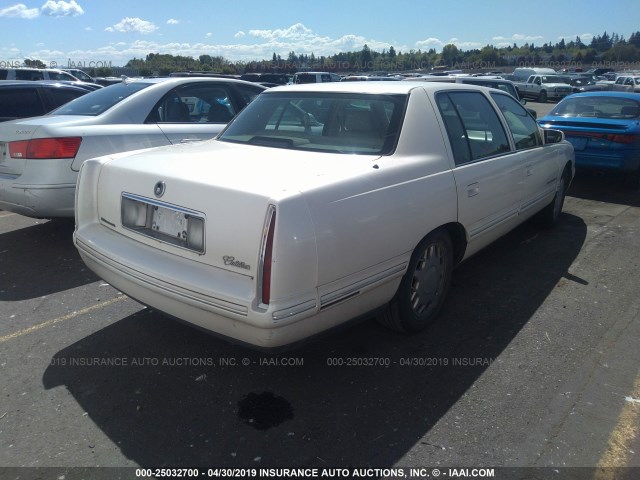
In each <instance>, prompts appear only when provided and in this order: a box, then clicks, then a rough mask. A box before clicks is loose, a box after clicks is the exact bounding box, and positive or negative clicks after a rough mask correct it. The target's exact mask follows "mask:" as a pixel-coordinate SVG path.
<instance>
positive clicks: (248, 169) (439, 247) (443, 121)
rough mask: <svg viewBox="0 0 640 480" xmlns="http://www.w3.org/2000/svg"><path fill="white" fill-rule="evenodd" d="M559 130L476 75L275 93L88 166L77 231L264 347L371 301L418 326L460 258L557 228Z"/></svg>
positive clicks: (194, 310) (364, 310) (118, 271)
mask: <svg viewBox="0 0 640 480" xmlns="http://www.w3.org/2000/svg"><path fill="white" fill-rule="evenodd" d="M562 139H563V135H562V133H561V132H558V131H555V130H549V131H543V130H542V129H541V128H540V127H539V126H538V125H537V124H536V122H535V121H534V120H533V119H532V118H531V116H530V115H528V113H527V112H526V110H525V109H524V108H523V107H522V105H520V104H519V103H518V102H517V101H516V100H515V99H514V98H513V97H511V96H510V95H508V94H506V93H504V92H501V91H498V90H489V89H486V88H481V87H476V86H470V85H458V84H442V83H430V84H423V83H409V82H362V83H358V82H341V83H331V84H312V85H296V86H289V87H275V88H272V89H270V90H268V91H266V92H264V93H263V94H261V95H260V96H259V97H258V98H257V99H256V100H255V101H254V102H252V103H251V104H250V105H249V106H248V107H247V108H246V109H245V110H244V111H243V112H242V113H241V114H240V115H238V116H237V117H236V118H235V119H234V120H233V121H232V122H231V123H230V124H229V125H228V127H227V128H226V129H225V130H224V131H223V132H222V133H221V134H220V136H218V137H217V138H216V139H214V140H210V141H208V142H201V143H198V144H194V145H179V146H174V147H171V148H158V149H152V150H147V151H143V152H137V153H130V154H126V153H123V154H116V155H106V156H103V157H101V158H97V159H92V160H89V161H87V162H85V163H84V164H83V166H82V170H81V173H80V178H79V181H78V195H77V207H76V230H75V233H74V242H75V245H76V246H77V248H78V250H79V252H80V255H81V256H82V258H83V260H84V261H85V262H86V263H87V265H88V266H89V267H90V268H91V269H92V270H94V271H95V272H96V273H97V274H98V275H100V276H101V277H102V278H104V279H105V280H106V281H107V282H109V283H110V284H112V285H114V286H115V287H116V288H118V289H119V290H121V291H123V292H125V293H127V294H128V295H131V296H132V297H134V298H136V299H138V300H140V301H141V302H143V303H145V304H148V305H151V306H153V307H154V308H156V309H158V310H159V311H163V312H165V313H168V314H170V315H172V316H175V317H178V318H181V319H183V320H185V321H187V322H190V323H193V324H195V325H198V326H200V327H202V328H204V329H207V330H209V331H212V332H215V333H217V334H220V335H223V336H226V337H230V338H232V339H235V340H239V341H242V342H246V343H249V344H251V345H255V346H259V347H263V348H272V347H274V348H275V347H280V346H283V345H288V344H290V343H292V342H296V341H299V340H302V339H305V338H307V337H309V336H311V335H313V334H316V333H319V332H322V331H324V330H327V329H329V328H331V327H334V326H337V325H339V324H341V323H343V322H345V321H347V320H349V319H352V318H354V317H359V316H362V315H365V314H368V313H369V312H372V311H378V316H379V318H380V319H381V321H382V322H383V323H384V324H385V325H388V326H390V327H392V328H395V329H397V330H400V331H405V332H415V331H419V330H422V329H424V328H426V327H427V326H428V325H429V324H430V323H431V322H432V321H433V320H434V319H435V318H436V316H437V315H438V313H439V311H440V309H441V307H442V305H443V302H444V299H445V297H446V294H447V290H448V288H449V285H450V282H451V277H452V271H453V267H454V265H456V264H457V263H459V262H460V261H462V260H463V259H465V258H467V257H469V256H470V255H473V254H474V253H475V252H477V251H478V250H480V249H481V248H483V247H485V246H486V245H488V244H489V243H491V242H492V241H494V240H495V239H497V238H498V237H500V236H501V235H503V234H504V233H506V232H508V231H509V230H511V229H512V228H514V227H515V226H516V225H518V224H520V223H522V222H523V221H525V220H526V219H528V218H530V217H533V216H534V215H537V216H539V218H540V220H542V221H543V223H546V224H553V223H555V222H556V220H557V219H558V217H559V215H560V212H561V209H562V204H563V200H564V195H565V191H566V189H567V187H568V185H569V183H570V182H571V179H572V178H573V171H574V167H573V149H572V147H571V145H570V144H569V143H567V142H564V141H563V140H562ZM158 182H164V185H160V186H159V185H158ZM163 186H164V187H166V188H162V187H163ZM156 189H157V190H158V192H159V191H162V196H159V195H158V192H156ZM113 192H121V193H118V194H117V195H114V194H113Z"/></svg>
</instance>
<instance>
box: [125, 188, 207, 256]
mask: <svg viewBox="0 0 640 480" xmlns="http://www.w3.org/2000/svg"><path fill="white" fill-rule="evenodd" d="M120 209H121V222H122V226H123V227H124V228H126V229H128V230H132V231H134V232H136V233H137V234H140V235H145V236H147V237H151V238H155V239H156V240H160V241H161V242H163V243H170V244H172V245H176V246H178V247H182V248H186V249H189V250H193V251H195V252H198V253H201V254H202V253H204V240H205V238H204V237H205V234H204V215H203V214H202V213H200V212H196V211H195V210H190V209H187V208H182V207H178V206H176V205H168V204H161V203H160V202H158V201H155V200H151V199H148V198H144V197H139V196H137V195H132V194H129V193H123V194H122V199H121V206H120Z"/></svg>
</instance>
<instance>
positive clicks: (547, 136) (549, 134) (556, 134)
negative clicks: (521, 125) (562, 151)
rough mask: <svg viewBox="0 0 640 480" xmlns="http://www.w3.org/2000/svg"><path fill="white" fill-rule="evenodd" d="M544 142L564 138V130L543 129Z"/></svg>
mask: <svg viewBox="0 0 640 480" xmlns="http://www.w3.org/2000/svg"><path fill="white" fill-rule="evenodd" d="M543 131H544V144H545V145H546V144H548V143H560V142H561V141H563V140H564V132H561V131H560V130H552V129H549V130H547V129H544V130H543Z"/></svg>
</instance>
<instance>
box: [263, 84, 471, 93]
mask: <svg viewBox="0 0 640 480" xmlns="http://www.w3.org/2000/svg"><path fill="white" fill-rule="evenodd" d="M482 88H483V87H480V86H477V85H469V84H461V83H445V82H327V83H305V84H301V85H283V86H280V87H273V88H270V89H269V90H268V91H267V92H265V93H278V92H336V93H365V94H403V93H404V94H406V93H409V92H411V91H412V90H415V89H424V90H427V91H439V90H452V89H460V90H469V89H477V90H481V89H482Z"/></svg>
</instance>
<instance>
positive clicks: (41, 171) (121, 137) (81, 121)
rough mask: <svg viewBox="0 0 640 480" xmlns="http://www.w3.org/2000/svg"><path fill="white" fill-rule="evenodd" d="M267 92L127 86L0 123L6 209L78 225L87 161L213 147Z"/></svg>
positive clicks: (209, 83)
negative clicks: (166, 148)
mask: <svg viewBox="0 0 640 480" xmlns="http://www.w3.org/2000/svg"><path fill="white" fill-rule="evenodd" d="M263 90H265V88H264V87H262V86H260V85H256V84H253V83H249V82H242V81H239V80H234V79H230V78H202V77H199V78H171V79H167V78H156V79H140V80H131V81H129V80H127V81H124V82H120V83H117V84H115V85H112V86H109V87H106V88H101V89H99V90H96V91H94V92H91V93H88V94H86V95H84V96H83V97H81V98H78V99H76V100H73V101H71V102H69V103H67V104H66V105H63V106H62V107H60V108H58V109H56V110H54V111H53V112H51V113H50V114H49V115H45V116H42V117H34V118H29V119H21V120H14V121H10V122H3V123H0V209H2V210H8V211H11V212H15V213H19V214H21V215H26V216H29V217H46V218H52V217H71V218H73V214H74V212H73V205H74V194H75V188H76V181H77V177H78V171H79V170H80V165H81V164H82V162H84V161H85V160H86V159H88V158H93V157H98V156H100V155H106V154H108V153H118V152H124V151H132V150H139V149H142V148H149V147H157V146H161V145H171V144H174V143H181V142H182V143H184V142H193V141H200V140H209V139H211V138H213V137H215V136H216V135H217V134H218V133H220V131H221V130H222V129H223V128H224V126H225V125H226V124H227V123H228V122H229V120H231V118H233V117H234V116H235V115H236V113H237V112H239V111H240V110H241V109H243V108H244V107H245V106H246V105H247V104H248V103H249V102H250V101H251V100H252V99H253V98H255V97H256V96H257V95H258V94H259V93H261V92H262V91H263Z"/></svg>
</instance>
